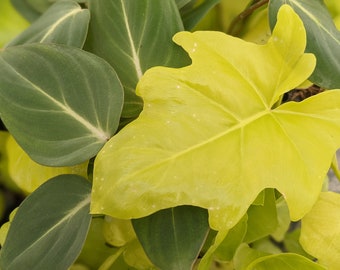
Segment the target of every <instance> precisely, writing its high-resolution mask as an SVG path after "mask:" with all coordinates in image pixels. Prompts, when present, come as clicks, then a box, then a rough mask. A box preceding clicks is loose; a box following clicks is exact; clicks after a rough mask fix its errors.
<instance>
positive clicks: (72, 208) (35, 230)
mask: <svg viewBox="0 0 340 270" xmlns="http://www.w3.org/2000/svg"><path fill="white" fill-rule="evenodd" d="M90 191H91V185H90V183H89V182H88V181H87V180H86V179H84V178H82V177H80V176H75V175H62V176H58V177H55V178H53V179H51V180H50V181H48V182H46V183H45V184H44V185H42V186H41V187H40V188H38V189H37V190H36V191H35V192H34V193H32V194H31V195H30V196H29V197H27V198H26V200H25V201H24V202H23V203H22V204H21V205H20V207H19V209H18V211H17V212H16V214H15V217H14V219H13V220H12V222H11V226H10V229H9V232H8V235H7V238H6V241H5V244H4V246H3V247H2V249H1V253H0V266H1V269H8V270H12V269H13V270H17V269H68V267H70V265H71V264H72V263H73V262H74V261H75V259H76V258H77V256H78V255H79V253H80V250H81V248H82V246H83V243H84V241H85V238H86V235H87V232H88V228H89V226H90V221H91V215H90V214H89V209H90ZM52 266H53V267H52ZM51 267H52V268H51Z"/></svg>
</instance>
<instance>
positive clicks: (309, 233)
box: [300, 192, 340, 270]
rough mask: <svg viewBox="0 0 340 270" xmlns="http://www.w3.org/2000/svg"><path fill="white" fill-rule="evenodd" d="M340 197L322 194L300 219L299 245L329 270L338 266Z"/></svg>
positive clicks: (333, 194)
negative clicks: (310, 209)
mask: <svg viewBox="0 0 340 270" xmlns="http://www.w3.org/2000/svg"><path fill="white" fill-rule="evenodd" d="M339 211H340V195H339V194H337V193H333V192H323V193H321V194H320V197H319V200H318V201H317V203H316V204H315V205H314V207H313V209H312V211H310V212H309V213H308V214H307V215H306V216H305V217H304V218H303V219H302V227H301V235H300V243H301V245H302V247H303V248H304V249H305V250H306V251H307V252H308V253H310V254H311V255H313V256H314V257H316V258H317V259H318V260H319V261H320V263H322V264H324V265H325V266H327V267H328V269H330V270H333V269H334V270H336V269H339V265H340V250H339V246H340V218H339Z"/></svg>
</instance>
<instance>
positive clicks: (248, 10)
mask: <svg viewBox="0 0 340 270" xmlns="http://www.w3.org/2000/svg"><path fill="white" fill-rule="evenodd" d="M268 2H269V0H259V1H257V2H255V3H254V4H252V5H250V6H249V7H247V8H246V9H245V10H244V11H242V12H241V13H240V14H239V15H238V16H236V17H235V18H234V19H233V21H232V22H231V24H230V26H229V29H228V34H230V35H233V36H236V35H237V34H238V33H239V32H240V29H239V28H238V29H237V25H238V24H239V23H240V22H241V21H242V20H244V19H245V18H247V17H248V16H250V15H251V14H252V13H253V12H254V11H255V10H257V9H258V8H260V7H262V6H264V5H266V4H267V3H268Z"/></svg>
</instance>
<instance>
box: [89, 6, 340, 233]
mask: <svg viewBox="0 0 340 270" xmlns="http://www.w3.org/2000/svg"><path fill="white" fill-rule="evenodd" d="M287 28H289V29H292V30H291V31H286V29H287ZM175 41H176V42H177V43H178V44H180V45H181V46H183V48H184V49H185V50H186V51H187V52H188V53H189V54H190V57H191V58H192V61H193V63H192V65H190V66H188V67H185V68H180V69H171V68H165V67H157V68H153V69H151V70H149V71H148V72H147V73H146V74H145V75H144V77H143V78H142V79H141V81H140V83H139V85H138V87H137V91H138V94H140V95H141V96H142V97H143V99H144V104H145V105H144V110H143V112H142V113H141V115H140V116H139V118H138V119H137V120H136V121H134V122H132V123H131V124H129V125H128V126H126V127H125V128H124V129H123V130H121V131H120V132H119V133H118V134H117V135H116V136H114V137H113V138H112V139H111V140H110V141H109V142H108V143H107V144H106V145H105V146H104V148H103V149H102V150H101V151H100V153H99V154H98V156H97V158H96V161H95V164H94V185H93V203H92V204H91V207H92V209H91V211H92V212H93V213H104V214H108V215H111V216H114V217H117V218H123V219H124V218H125V219H129V218H138V217H142V216H146V215H149V214H151V213H153V212H155V211H157V210H159V209H164V208H169V207H173V206H176V205H184V204H187V205H195V206H200V207H203V208H206V209H208V210H209V220H210V225H211V227H212V228H213V229H216V230H220V229H223V228H224V229H228V228H231V227H233V226H234V225H235V224H236V223H237V222H238V221H239V220H240V218H241V217H242V216H243V215H244V214H245V212H246V210H247V209H248V207H249V206H250V204H251V203H252V202H253V201H254V199H255V198H256V196H257V195H258V194H259V192H260V191H261V190H263V189H264V188H267V187H271V188H277V189H278V190H279V191H280V192H281V194H283V196H284V197H285V198H286V200H287V204H288V207H289V210H290V215H291V218H292V219H293V220H297V219H300V218H301V217H302V216H303V215H304V214H306V213H307V212H308V211H309V210H310V209H311V207H312V205H313V204H314V203H315V201H316V200H317V198H318V195H319V192H320V190H321V186H322V183H323V180H324V177H325V175H326V173H327V171H328V168H329V166H330V163H331V160H332V157H333V155H334V153H335V150H336V149H337V148H338V147H339V146H340V128H339V127H340V110H339V109H340V91H327V92H324V93H321V94H319V95H316V96H313V97H311V98H308V99H306V100H304V101H303V102H300V103H295V102H288V103H285V104H283V105H281V106H279V107H277V108H275V107H273V106H274V104H275V103H276V102H277V100H278V99H279V97H280V96H281V95H282V94H283V93H285V92H286V91H288V90H290V89H293V88H294V87H296V86H298V85H299V84H301V83H302V82H303V81H305V80H306V78H307V77H308V76H309V75H310V74H311V73H312V71H313V68H314V65H315V58H314V56H313V55H311V54H304V49H305V44H306V37H305V30H304V28H303V24H302V22H301V20H300V19H299V18H298V16H297V15H296V14H295V13H294V12H293V10H292V9H291V8H290V7H289V6H284V7H282V9H281V10H280V12H279V14H278V23H277V25H276V27H275V29H274V31H273V35H272V37H271V38H270V39H269V41H268V43H267V44H266V45H256V44H253V43H248V42H245V41H243V40H240V39H237V38H234V37H231V36H228V35H225V34H223V33H220V32H195V33H188V32H182V33H179V34H177V35H176V36H175ZM301 134H303V136H302V135H301ZM306 138H308V140H307V139H306ZM111 164H115V166H112V165H111ZM240 198H242V200H241V199H240Z"/></svg>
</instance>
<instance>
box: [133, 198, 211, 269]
mask: <svg viewBox="0 0 340 270" xmlns="http://www.w3.org/2000/svg"><path fill="white" fill-rule="evenodd" d="M132 225H133V227H134V229H135V232H136V234H137V237H138V239H139V241H140V242H141V244H142V246H143V248H144V250H145V253H146V254H147V255H148V257H149V258H150V259H151V261H152V262H153V263H154V264H155V265H156V266H157V267H159V269H162V270H187V269H192V266H193V264H194V262H195V261H196V259H197V256H198V253H199V251H200V250H201V248H202V246H203V244H204V241H205V238H206V236H207V234H208V231H209V224H208V213H207V211H206V210H205V209H202V208H198V207H193V206H187V205H184V206H178V207H174V208H170V209H164V210H161V211H159V212H156V213H154V214H152V215H151V216H147V217H144V218H141V219H134V220H132Z"/></svg>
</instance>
